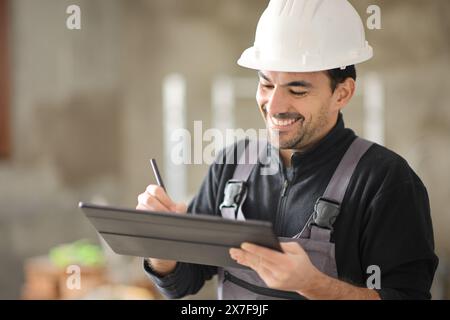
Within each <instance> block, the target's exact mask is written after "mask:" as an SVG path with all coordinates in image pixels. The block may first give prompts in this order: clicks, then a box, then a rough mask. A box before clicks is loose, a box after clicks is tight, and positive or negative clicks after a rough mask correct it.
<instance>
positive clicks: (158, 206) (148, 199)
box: [138, 193, 170, 211]
mask: <svg viewBox="0 0 450 320" xmlns="http://www.w3.org/2000/svg"><path fill="white" fill-rule="evenodd" d="M138 203H139V204H141V205H142V206H144V207H145V208H146V209H147V210H152V211H170V209H169V208H167V207H166V206H164V205H163V204H162V203H161V202H159V200H158V199H156V198H155V197H154V196H151V195H149V194H148V193H141V194H140V195H139V196H138Z"/></svg>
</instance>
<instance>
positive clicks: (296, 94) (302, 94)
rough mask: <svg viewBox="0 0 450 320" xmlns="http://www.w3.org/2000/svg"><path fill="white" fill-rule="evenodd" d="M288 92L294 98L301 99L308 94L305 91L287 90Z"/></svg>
mask: <svg viewBox="0 0 450 320" xmlns="http://www.w3.org/2000/svg"><path fill="white" fill-rule="evenodd" d="M289 91H290V93H291V94H293V95H294V96H297V97H303V96H305V95H306V94H307V93H308V92H307V91H294V90H289Z"/></svg>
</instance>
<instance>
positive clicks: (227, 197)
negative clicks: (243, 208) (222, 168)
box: [219, 179, 246, 210]
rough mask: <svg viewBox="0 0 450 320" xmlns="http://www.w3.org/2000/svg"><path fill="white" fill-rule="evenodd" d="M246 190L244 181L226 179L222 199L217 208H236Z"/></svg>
mask: <svg viewBox="0 0 450 320" xmlns="http://www.w3.org/2000/svg"><path fill="white" fill-rule="evenodd" d="M245 191H246V183H245V181H241V180H233V179H231V180H228V181H227V184H226V185H225V191H224V199H223V202H222V203H221V204H220V206H219V209H220V210H222V208H234V209H235V210H237V208H238V207H239V204H240V202H241V200H242V197H243V195H244V193H245Z"/></svg>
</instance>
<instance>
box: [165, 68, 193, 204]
mask: <svg viewBox="0 0 450 320" xmlns="http://www.w3.org/2000/svg"><path fill="white" fill-rule="evenodd" d="M186 122H187V121H186V80H185V79H184V77H183V76H182V75H180V74H177V73H174V74H170V75H168V76H166V77H165V78H164V80H163V128H164V129H163V130H164V176H163V179H164V182H165V186H166V189H167V192H168V194H169V195H170V196H171V197H172V198H173V199H174V201H177V202H179V201H182V200H184V199H185V198H186V197H187V171H186V165H184V164H181V165H176V164H175V163H174V162H173V161H172V159H171V152H172V150H173V147H174V146H175V145H176V144H179V142H176V141H171V135H172V133H173V132H175V130H180V129H185V128H186ZM184 143H185V145H184V148H185V149H184V150H189V149H190V145H187V144H188V143H189V141H185V142H184Z"/></svg>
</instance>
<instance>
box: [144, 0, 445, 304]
mask: <svg viewBox="0 0 450 320" xmlns="http://www.w3.org/2000/svg"><path fill="white" fill-rule="evenodd" d="M371 57H372V48H371V47H370V46H369V45H368V43H367V42H366V41H365V36H364V27H363V25H362V22H361V19H360V17H359V16H358V14H357V13H356V11H355V10H354V8H353V7H352V6H351V5H350V4H349V3H348V2H347V0H323V1H321V0H316V1H315V0H291V1H289V0H272V1H271V2H270V3H269V6H268V8H267V9H266V10H265V12H264V13H263V15H262V17H261V19H260V21H259V24H258V28H257V32H256V39H255V44H254V46H253V47H252V48H250V49H247V50H246V51H245V52H244V53H243V55H242V56H241V59H240V60H239V61H238V63H239V64H240V65H242V66H244V67H248V68H252V69H256V70H258V75H259V86H258V89H257V103H258V106H259V109H260V111H261V114H262V115H263V118H264V121H265V123H266V126H267V129H268V132H269V142H270V144H271V146H270V148H271V149H272V150H276V152H279V155H280V158H281V160H282V161H279V163H277V165H278V166H279V169H280V170H279V172H278V173H277V174H275V175H263V174H261V164H260V163H258V164H257V165H255V166H253V167H251V168H250V169H251V170H250V169H249V170H247V171H248V173H247V174H242V173H237V172H242V170H237V168H238V165H236V164H235V165H230V164H221V163H223V162H224V161H217V162H216V163H215V164H213V165H212V166H211V167H210V169H209V172H208V175H207V177H206V179H205V180H204V182H203V184H202V186H201V189H200V191H199V193H198V194H197V196H196V197H195V198H194V199H193V201H192V202H191V203H190V205H189V207H188V208H186V206H185V205H184V204H176V203H174V202H173V201H172V200H171V199H170V198H169V197H168V196H167V194H165V192H164V191H163V189H161V188H160V187H158V186H155V185H150V186H148V187H147V189H146V191H145V192H144V193H143V194H141V195H140V196H139V197H138V202H139V203H138V206H137V208H138V209H147V210H157V211H176V212H180V213H185V212H186V211H187V212H199V213H207V214H211V215H218V216H220V215H222V216H224V217H225V216H226V213H227V212H229V210H230V208H229V207H226V206H225V208H224V207H223V205H222V206H221V204H223V203H225V202H224V198H226V197H229V196H230V195H229V194H227V193H228V192H229V190H230V189H229V188H227V186H228V185H229V184H230V183H233V181H235V180H236V178H238V180H240V181H241V182H242V185H244V183H245V185H246V186H247V189H246V192H245V197H244V198H243V200H242V201H241V202H240V203H237V205H238V206H239V210H238V211H239V212H238V211H236V212H232V214H231V218H236V219H259V220H267V221H271V222H272V223H273V224H274V228H275V232H276V234H277V236H279V237H280V240H281V241H282V242H281V247H282V249H283V252H278V251H273V250H269V249H267V248H263V247H260V246H256V245H254V244H249V243H244V244H242V246H241V248H233V249H231V250H230V255H231V257H232V258H233V259H234V260H236V261H237V263H239V264H242V265H244V266H247V267H249V268H250V269H248V270H246V271H242V270H241V269H237V268H236V269H233V268H229V269H223V268H217V267H212V266H202V265H195V264H189V263H179V262H175V261H166V260H159V259H152V258H149V259H146V260H145V261H144V267H145V270H146V271H147V272H148V274H149V276H150V277H151V279H152V280H153V281H154V282H155V283H156V285H157V286H158V287H159V288H160V290H161V291H162V292H163V293H164V294H166V295H167V296H168V297H171V298H180V297H183V296H185V295H188V294H194V293H196V292H197V291H198V290H199V289H200V288H201V287H202V286H203V284H204V282H205V280H208V279H210V278H211V277H212V276H213V275H215V274H218V275H219V281H220V283H219V297H221V298H226V299H240V298H243V299H249V298H250V299H253V298H254V299H261V298H269V299H270V298H288V299H289V298H293V299H296V298H307V299H380V298H381V299H429V298H430V287H431V283H432V280H433V276H434V272H435V269H436V267H437V257H436V255H435V254H434V240H433V230H432V223H431V218H430V207H429V201H428V196H427V191H426V188H425V186H424V185H423V183H422V182H421V181H420V179H419V178H418V177H417V175H416V174H415V173H414V172H413V170H412V169H411V168H410V167H409V165H408V164H407V162H406V161H405V160H404V159H402V158H401V157H400V156H399V155H397V154H395V153H394V152H392V151H389V150H388V149H386V148H384V147H382V146H380V145H377V144H373V143H370V142H367V141H364V140H362V139H359V138H357V137H356V135H355V134H354V132H353V131H352V130H350V129H346V128H345V127H344V122H343V117H342V114H341V110H342V109H343V108H344V107H345V106H346V105H347V104H348V102H349V101H350V100H351V98H352V97H353V95H354V92H355V80H356V71H355V67H354V65H355V64H357V63H361V62H363V61H366V60H368V59H370V58H371ZM233 148H234V149H233ZM238 149H239V146H238V145H235V146H233V147H232V148H231V150H226V151H225V152H224V153H223V154H222V155H221V156H219V159H218V160H223V159H221V157H224V158H225V157H226V155H227V154H228V153H230V152H231V151H236V150H238ZM241 168H242V167H241ZM346 177H347V179H346ZM232 179H233V180H232ZM230 180H232V181H231V182H230ZM330 195H335V197H334V198H333V197H331V196H330ZM336 195H337V196H336ZM239 217H240V218H239ZM371 270H375V272H376V271H377V270H378V271H379V276H380V279H379V283H378V284H376V281H375V285H374V286H373V287H374V288H370V289H369V288H368V287H367V283H368V279H369V277H370V276H371V275H372V273H373V272H374V271H371ZM373 289H375V290H373Z"/></svg>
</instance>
